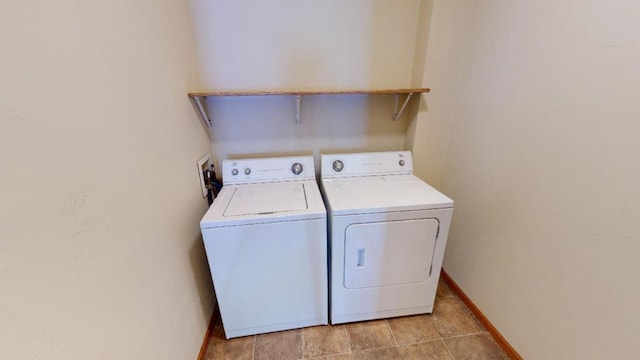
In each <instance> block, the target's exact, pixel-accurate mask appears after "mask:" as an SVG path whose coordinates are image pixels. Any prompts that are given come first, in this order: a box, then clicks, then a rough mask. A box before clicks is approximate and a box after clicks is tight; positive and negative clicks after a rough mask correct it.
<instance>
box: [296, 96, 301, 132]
mask: <svg viewBox="0 0 640 360" xmlns="http://www.w3.org/2000/svg"><path fill="white" fill-rule="evenodd" d="M301 100H302V95H300V94H297V95H296V124H298V125H300V123H302V117H301V116H300V110H301V107H300V101H301Z"/></svg>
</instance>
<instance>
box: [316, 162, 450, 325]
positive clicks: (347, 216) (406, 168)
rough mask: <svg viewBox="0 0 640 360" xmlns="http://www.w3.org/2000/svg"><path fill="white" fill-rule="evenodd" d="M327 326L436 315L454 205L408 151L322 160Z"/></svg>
mask: <svg viewBox="0 0 640 360" xmlns="http://www.w3.org/2000/svg"><path fill="white" fill-rule="evenodd" d="M321 172H322V174H321V175H322V189H323V195H324V198H325V204H326V206H327V211H328V219H329V253H330V255H329V256H330V316H331V323H332V324H339V323H345V322H352V321H361V320H370V319H379V318H388V317H394V316H404V315H412V314H421V313H430V312H432V310H433V303H434V300H435V295H436V290H437V287H438V279H439V277H440V270H441V267H442V259H443V257H444V250H445V246H446V244H447V234H448V232H449V225H450V223H451V216H452V214H453V201H452V200H451V199H449V198H448V197H446V196H445V195H443V194H442V193H440V192H438V191H437V190H436V189H434V188H433V187H431V186H429V185H428V184H427V183H425V182H424V181H422V180H420V179H419V178H418V177H416V176H415V175H413V171H412V161H411V153H410V152H408V151H398V152H381V153H358V154H336V155H330V154H323V155H321Z"/></svg>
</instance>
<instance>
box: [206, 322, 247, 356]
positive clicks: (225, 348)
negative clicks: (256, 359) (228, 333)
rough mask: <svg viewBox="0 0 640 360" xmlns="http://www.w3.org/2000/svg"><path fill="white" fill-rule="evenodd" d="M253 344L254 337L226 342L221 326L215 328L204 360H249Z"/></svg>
mask: <svg viewBox="0 0 640 360" xmlns="http://www.w3.org/2000/svg"><path fill="white" fill-rule="evenodd" d="M254 342H255V336H247V337H241V338H235V339H231V340H227V339H225V337H224V330H223V329H222V326H215V327H214V328H213V334H212V336H211V338H210V339H209V347H208V348H207V351H206V353H205V357H204V358H205V360H232V359H238V360H251V359H252V358H253V346H254Z"/></svg>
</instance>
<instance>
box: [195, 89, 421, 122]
mask: <svg viewBox="0 0 640 360" xmlns="http://www.w3.org/2000/svg"><path fill="white" fill-rule="evenodd" d="M430 91H431V89H428V88H402V89H351V90H273V91H271V90H269V91H264V90H257V91H200V92H190V93H188V94H187V95H188V96H189V98H190V99H191V101H192V102H193V103H194V105H195V107H196V110H197V111H198V114H199V115H200V117H201V119H202V121H203V122H204V123H205V125H206V126H207V127H211V126H212V125H213V122H212V120H211V118H210V117H209V115H208V114H207V111H206V110H205V98H207V97H213V96H295V97H296V124H299V123H300V121H301V117H300V109H301V108H300V99H301V97H302V96H303V95H304V96H306V95H395V96H396V105H395V111H394V114H393V121H395V120H396V119H398V117H399V116H400V114H402V112H403V111H404V109H405V107H406V106H407V104H408V103H409V100H410V99H411V96H413V94H423V93H429V92H430ZM400 95H407V97H406V98H405V100H404V103H403V104H402V107H401V108H400V109H398V104H399V102H398V101H399V97H400Z"/></svg>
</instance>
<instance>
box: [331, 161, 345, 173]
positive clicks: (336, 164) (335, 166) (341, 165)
mask: <svg viewBox="0 0 640 360" xmlns="http://www.w3.org/2000/svg"><path fill="white" fill-rule="evenodd" d="M332 167H333V171H335V172H340V171H342V169H344V163H343V162H342V161H340V160H335V161H334V162H333V165H332Z"/></svg>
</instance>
